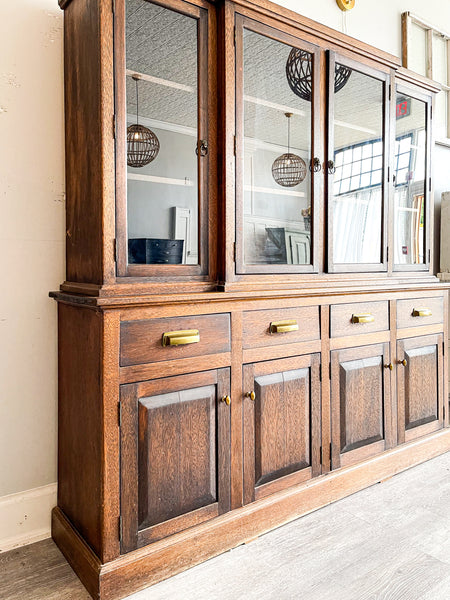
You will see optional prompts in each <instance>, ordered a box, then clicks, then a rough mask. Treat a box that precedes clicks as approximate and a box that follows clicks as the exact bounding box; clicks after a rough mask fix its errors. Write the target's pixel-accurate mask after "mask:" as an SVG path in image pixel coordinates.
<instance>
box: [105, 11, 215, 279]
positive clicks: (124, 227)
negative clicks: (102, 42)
mask: <svg viewBox="0 0 450 600" xmlns="http://www.w3.org/2000/svg"><path fill="white" fill-rule="evenodd" d="M120 5H121V8H122V18H124V22H125V27H123V25H122V26H121V27H122V31H118V32H117V33H116V56H117V55H118V50H119V49H120V48H121V47H122V46H124V51H123V53H122V57H121V58H122V59H123V60H122V61H118V66H117V70H116V79H117V90H116V100H117V101H116V104H117V111H118V131H117V135H116V145H117V163H118V164H117V171H118V172H117V181H118V184H117V197H118V211H117V215H118V216H117V227H118V240H117V243H118V245H119V257H118V258H119V264H118V272H119V274H121V275H162V276H167V275H168V276H171V275H196V274H202V273H205V272H206V269H207V264H206V262H207V232H206V221H207V189H206V188H207V171H208V152H209V146H208V121H207V119H208V116H207V112H208V111H207V101H208V100H207V98H208V85H207V72H208V69H207V60H208V57H207V55H206V52H207V50H206V49H207V47H208V46H207V43H208V40H207V35H208V33H207V24H208V15H207V11H206V10H204V9H201V8H198V7H196V6H193V5H190V4H184V3H183V2H174V3H171V4H169V3H168V6H174V9H173V10H172V9H171V8H166V7H163V6H160V5H158V4H153V3H152V2H149V1H147V0H121V1H120ZM175 8H176V10H175ZM121 22H122V21H121V19H116V25H117V27H120V23H121ZM119 56H120V55H119Z"/></svg>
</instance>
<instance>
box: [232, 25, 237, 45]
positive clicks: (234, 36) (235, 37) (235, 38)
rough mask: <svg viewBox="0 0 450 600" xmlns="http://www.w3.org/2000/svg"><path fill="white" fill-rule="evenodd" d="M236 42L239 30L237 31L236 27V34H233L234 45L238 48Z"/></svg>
mask: <svg viewBox="0 0 450 600" xmlns="http://www.w3.org/2000/svg"><path fill="white" fill-rule="evenodd" d="M236 40H237V30H236V25H235V26H234V32H233V43H234V45H235V46H236Z"/></svg>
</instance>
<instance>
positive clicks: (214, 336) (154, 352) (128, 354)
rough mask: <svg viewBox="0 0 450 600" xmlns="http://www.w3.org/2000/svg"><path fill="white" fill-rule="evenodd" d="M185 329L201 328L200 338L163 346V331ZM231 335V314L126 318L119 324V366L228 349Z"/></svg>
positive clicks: (226, 350) (214, 352)
mask: <svg viewBox="0 0 450 600" xmlns="http://www.w3.org/2000/svg"><path fill="white" fill-rule="evenodd" d="M182 330H198V332H199V337H200V339H199V341H198V342H195V343H190V344H187V345H180V346H163V343H162V340H163V335H164V333H167V332H170V331H182ZM230 337H231V336H230V315H229V314H218V315H199V316H194V317H170V318H167V319H146V320H143V321H123V322H122V323H121V325H120V366H122V367H125V366H128V365H140V364H144V363H150V362H161V361H166V360H176V359H182V358H189V357H195V356H205V355H208V354H218V353H221V352H229V351H230V348H231V342H230Z"/></svg>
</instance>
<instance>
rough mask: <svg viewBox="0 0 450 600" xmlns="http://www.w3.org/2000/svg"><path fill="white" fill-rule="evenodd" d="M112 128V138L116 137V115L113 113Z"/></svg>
mask: <svg viewBox="0 0 450 600" xmlns="http://www.w3.org/2000/svg"><path fill="white" fill-rule="evenodd" d="M112 129H113V139H114V140H115V139H116V115H115V114H114V115H113V122H112Z"/></svg>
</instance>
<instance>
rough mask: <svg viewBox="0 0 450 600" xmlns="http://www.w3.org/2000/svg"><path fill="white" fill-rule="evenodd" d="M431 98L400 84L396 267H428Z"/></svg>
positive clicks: (398, 100) (397, 115)
mask: <svg viewBox="0 0 450 600" xmlns="http://www.w3.org/2000/svg"><path fill="white" fill-rule="evenodd" d="M429 112H430V111H429V103H428V102H427V98H425V97H424V98H419V97H413V96H411V92H410V91H409V90H408V89H407V88H402V87H401V86H399V87H398V88H397V95H396V118H395V146H394V263H395V269H396V270H411V269H426V268H427V263H428V262H429V259H428V251H427V250H428V249H427V240H428V234H427V228H428V193H429V167H428V151H429V145H428V135H427V134H428V117H429Z"/></svg>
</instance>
